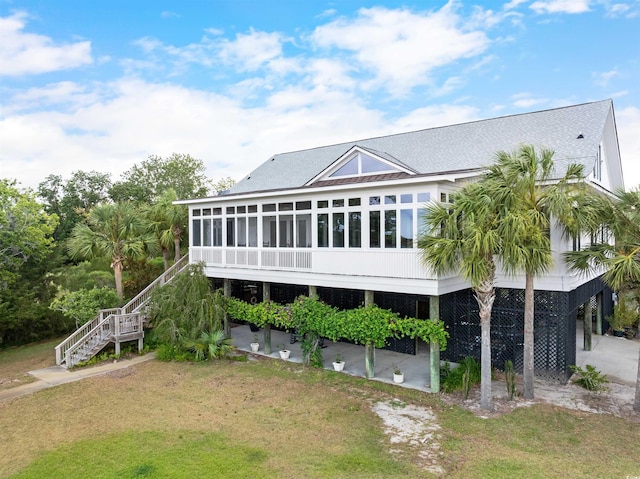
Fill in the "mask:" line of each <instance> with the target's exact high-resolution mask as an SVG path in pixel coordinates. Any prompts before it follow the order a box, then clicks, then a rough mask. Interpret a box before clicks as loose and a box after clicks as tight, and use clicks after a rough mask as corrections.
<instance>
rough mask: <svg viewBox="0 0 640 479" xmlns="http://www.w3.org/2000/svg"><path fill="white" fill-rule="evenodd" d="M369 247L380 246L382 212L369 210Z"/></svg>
mask: <svg viewBox="0 0 640 479" xmlns="http://www.w3.org/2000/svg"><path fill="white" fill-rule="evenodd" d="M369 247H371V248H380V212H379V211H370V212H369Z"/></svg>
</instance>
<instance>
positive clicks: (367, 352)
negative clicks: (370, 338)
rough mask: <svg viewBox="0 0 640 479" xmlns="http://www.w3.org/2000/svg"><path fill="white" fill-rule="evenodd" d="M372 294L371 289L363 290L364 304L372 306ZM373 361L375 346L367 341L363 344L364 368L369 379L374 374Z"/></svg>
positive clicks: (374, 360)
mask: <svg viewBox="0 0 640 479" xmlns="http://www.w3.org/2000/svg"><path fill="white" fill-rule="evenodd" d="M374 304H375V303H374V296H373V291H371V290H365V292H364V305H365V307H366V306H373V305H374ZM375 362H376V348H375V347H374V345H373V344H371V343H367V344H365V346H364V369H365V373H366V377H367V379H371V378H372V377H374V376H375V369H374V368H375Z"/></svg>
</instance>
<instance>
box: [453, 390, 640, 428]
mask: <svg viewBox="0 0 640 479" xmlns="http://www.w3.org/2000/svg"><path fill="white" fill-rule="evenodd" d="M519 390H520V391H521V390H522V388H521V387H520V388H519ZM492 391H493V411H485V410H484V409H482V408H481V407H480V389H479V388H474V389H472V390H471V392H470V393H469V398H468V399H466V400H465V399H464V398H463V397H462V394H461V393H452V394H442V395H441V398H442V400H443V401H444V402H445V403H447V404H455V405H457V406H460V407H462V408H465V409H467V410H469V411H471V412H473V413H474V414H475V415H476V416H478V417H487V418H488V417H495V416H499V415H501V414H506V413H509V412H511V411H513V410H514V409H516V408H519V407H529V406H532V405H534V404H541V403H542V404H550V405H554V406H558V407H563V408H566V409H572V410H576V411H585V412H591V413H596V414H611V415H614V416H618V417H621V418H623V419H626V420H629V421H634V422H640V414H638V413H637V412H635V411H634V410H633V401H634V398H635V388H633V387H631V386H628V385H625V384H618V383H613V382H612V383H609V384H608V391H604V392H601V393H593V392H591V391H587V390H586V389H584V388H583V387H581V386H578V385H576V384H574V383H572V382H569V383H567V384H560V383H548V382H544V381H536V383H535V385H534V395H535V398H534V399H532V400H529V399H523V398H522V397H516V398H514V399H513V400H509V399H508V396H507V392H506V384H505V383H504V382H503V381H495V380H494V381H493V383H492Z"/></svg>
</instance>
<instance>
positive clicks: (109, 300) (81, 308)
mask: <svg viewBox="0 0 640 479" xmlns="http://www.w3.org/2000/svg"><path fill="white" fill-rule="evenodd" d="M117 303H118V295H117V294H116V292H115V291H114V290H113V289H111V288H93V289H80V290H78V291H73V292H69V291H65V292H64V293H62V294H61V295H60V296H59V297H57V298H56V299H54V300H53V301H52V302H51V305H50V306H49V307H50V308H51V309H52V310H54V311H60V312H62V314H64V315H65V316H67V317H68V318H71V319H73V320H74V321H75V324H76V329H78V327H79V326H82V325H83V324H85V323H87V322H88V321H91V320H92V319H93V318H95V317H96V315H97V314H98V311H99V310H101V309H108V308H113V307H114V306H116V304H117Z"/></svg>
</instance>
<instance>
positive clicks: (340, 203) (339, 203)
mask: <svg viewBox="0 0 640 479" xmlns="http://www.w3.org/2000/svg"><path fill="white" fill-rule="evenodd" d="M343 206H344V200H333V207H334V208H342V207H343Z"/></svg>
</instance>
